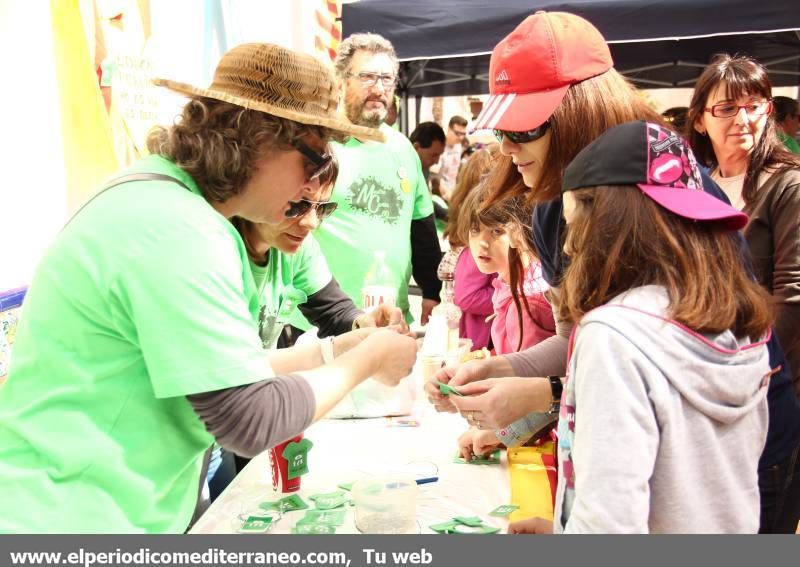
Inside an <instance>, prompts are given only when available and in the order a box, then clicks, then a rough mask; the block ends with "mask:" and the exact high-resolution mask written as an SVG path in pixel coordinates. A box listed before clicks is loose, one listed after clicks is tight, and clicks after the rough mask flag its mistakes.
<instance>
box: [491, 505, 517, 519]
mask: <svg viewBox="0 0 800 567" xmlns="http://www.w3.org/2000/svg"><path fill="white" fill-rule="evenodd" d="M514 510H519V506H517V505H515V504H502V505H501V506H498V507H497V508H495V509H494V510H492V511H491V512H489V515H490V516H495V517H497V518H507V517H508V516H510V515H511V514H512V512H514Z"/></svg>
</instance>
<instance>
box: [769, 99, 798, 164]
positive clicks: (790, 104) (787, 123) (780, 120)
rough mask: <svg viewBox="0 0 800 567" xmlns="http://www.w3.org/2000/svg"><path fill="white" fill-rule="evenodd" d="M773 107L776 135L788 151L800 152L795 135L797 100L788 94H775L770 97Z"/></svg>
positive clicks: (796, 127)
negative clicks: (776, 128)
mask: <svg viewBox="0 0 800 567" xmlns="http://www.w3.org/2000/svg"><path fill="white" fill-rule="evenodd" d="M772 105H773V107H774V108H775V110H774V113H775V114H774V116H775V123H776V124H777V125H778V137H779V138H780V139H781V142H783V145H784V146H786V149H788V150H789V151H791V152H793V153H796V154H800V144H798V143H797V140H796V139H795V135H796V134H797V130H798V129H800V112H798V107H797V101H796V100H795V99H793V98H789V97H788V96H776V97H775V98H773V99H772Z"/></svg>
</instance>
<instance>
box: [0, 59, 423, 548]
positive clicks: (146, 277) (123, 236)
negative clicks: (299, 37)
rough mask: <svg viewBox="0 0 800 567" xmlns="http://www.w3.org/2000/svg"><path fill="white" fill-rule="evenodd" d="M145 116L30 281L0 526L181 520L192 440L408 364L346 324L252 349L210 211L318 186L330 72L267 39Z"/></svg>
mask: <svg viewBox="0 0 800 567" xmlns="http://www.w3.org/2000/svg"><path fill="white" fill-rule="evenodd" d="M156 82H157V84H160V85H163V86H166V87H168V88H171V89H173V90H176V91H178V92H181V93H184V94H187V95H189V96H190V97H191V99H190V100H189V102H188V103H187V104H186V106H185V107H184V109H183V113H182V115H181V116H180V118H179V120H178V121H177V122H176V124H175V125H174V126H172V127H170V128H168V129H159V130H157V131H155V132H154V133H153V134H152V136H151V137H150V139H149V141H148V147H149V149H150V151H151V152H152V155H151V156H149V157H147V158H145V159H144V160H142V161H141V162H139V163H138V164H136V165H134V166H133V167H132V168H131V169H130V170H128V171H127V172H125V173H124V174H122V175H121V176H120V177H117V178H115V179H114V180H112V181H111V183H110V184H109V185H110V187H109V188H108V189H107V190H105V191H102V192H101V193H99V194H98V195H97V196H96V197H95V198H93V199H92V200H91V201H90V202H89V203H87V204H86V205H85V206H84V207H83V209H81V210H80V211H79V212H78V213H77V214H76V215H75V216H74V217H73V218H72V220H71V221H70V222H69V223H68V224H67V226H66V227H65V228H64V230H63V231H62V232H61V233H60V234H59V235H58V237H57V239H56V241H55V242H54V244H53V245H52V247H51V248H50V250H49V251H48V252H47V253H46V254H45V256H44V258H43V259H42V261H41V263H40V265H39V267H38V269H37V272H36V274H35V276H34V278H33V281H32V283H31V286H30V289H29V292H28V297H27V298H26V304H25V311H26V314H25V317H24V319H23V321H21V324H20V327H19V332H18V335H17V341H16V343H15V351H14V355H15V356H14V364H13V367H12V368H11V371H10V374H9V378H8V381H7V383H6V385H5V386H4V388H3V392H2V395H1V396H0V493H2V494H3V503H4V506H3V514H2V518H0V531H2V532H182V531H184V530H185V529H186V527H187V525H188V523H189V521H190V518H191V515H192V512H193V510H194V508H195V503H196V501H197V487H198V481H199V479H200V473H201V466H202V461H203V454H204V453H205V452H206V450H207V449H208V448H209V447H210V446H211V444H212V442H214V440H215V439H216V441H217V442H218V443H219V444H220V445H222V446H224V447H228V448H230V449H232V450H233V451H235V452H237V453H239V454H242V455H248V456H251V455H255V454H257V453H259V452H261V451H263V450H265V449H267V448H269V447H271V446H272V445H275V444H276V443H278V442H280V441H283V440H285V439H287V438H289V437H292V436H293V435H296V434H297V433H299V432H301V431H302V430H303V429H304V428H306V427H307V426H308V425H309V424H310V423H311V422H312V421H314V420H316V419H319V418H320V417H321V416H322V415H324V414H325V413H326V411H328V410H329V409H330V408H332V407H333V406H334V405H335V404H336V403H337V402H338V401H339V400H340V399H341V398H342V397H343V396H344V395H345V394H346V393H347V392H348V391H349V390H350V389H351V388H352V387H354V386H355V385H357V384H359V383H360V382H362V381H364V380H365V379H366V378H367V377H368V376H373V377H374V378H375V379H377V380H379V381H381V382H383V383H386V384H390V385H394V384H396V383H397V382H398V381H399V379H400V378H401V377H403V376H406V375H408V373H409V371H410V369H411V366H412V364H413V362H414V359H415V353H416V343H415V341H414V340H413V339H411V338H409V337H407V336H403V335H402V334H400V333H396V332H394V331H390V330H377V331H374V330H372V329H363V330H359V331H356V332H354V333H350V334H347V335H343V336H342V337H338V338H337V340H336V342H332V341H323V342H322V343H320V344H319V345H308V346H306V347H303V348H296V349H287V350H282V351H272V352H270V353H269V355H265V353H264V350H263V348H262V345H261V340H260V337H259V335H258V332H257V317H258V308H259V304H260V302H259V297H258V293H257V289H256V286H255V284H254V281H253V276H252V274H251V273H250V270H249V268H248V265H247V255H246V248H245V245H244V243H243V242H242V239H241V237H240V236H239V234H238V232H237V231H236V229H235V228H234V227H233V225H231V223H230V222H229V221H228V220H227V219H229V218H231V217H233V216H239V217H242V218H244V219H247V220H249V221H252V222H278V221H280V219H282V218H284V217H285V216H286V215H287V213H288V214H290V215H291V214H293V212H294V211H296V210H297V207H296V206H295V205H294V203H297V202H298V201H300V200H301V199H302V198H304V196H307V195H309V194H313V192H314V191H316V190H317V189H318V188H319V177H320V175H322V174H323V173H324V172H325V170H326V168H327V167H329V166H330V157H329V155H328V154H327V153H326V152H325V147H326V142H327V140H328V139H330V138H332V137H342V136H345V135H348V134H355V135H359V136H367V137H370V136H373V137H374V136H376V135H377V132H376V131H374V130H370V129H367V128H359V127H354V126H352V125H350V124H348V123H346V122H344V121H341V120H339V118H338V117H337V114H336V105H337V100H338V92H337V90H336V88H335V87H334V82H333V79H332V77H331V75H330V73H329V72H328V71H327V70H326V69H325V68H324V67H323V66H322V65H321V64H320V63H318V62H316V60H314V59H313V58H312V57H310V56H305V55H300V54H298V53H295V52H292V51H290V50H287V49H284V48H281V47H278V46H274V45H267V44H248V45H242V46H239V47H237V48H235V49H233V50H232V51H230V52H229V53H227V54H226V55H225V56H223V58H222V60H221V62H220V64H219V65H218V67H217V70H216V73H215V76H214V82H213V83H212V85H211V86H210V87H209V88H208V89H199V88H195V87H192V86H189V85H184V84H181V83H175V82H172V81H166V80H157V81H156Z"/></svg>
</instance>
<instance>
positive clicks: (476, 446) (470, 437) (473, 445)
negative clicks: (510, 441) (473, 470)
mask: <svg viewBox="0 0 800 567" xmlns="http://www.w3.org/2000/svg"><path fill="white" fill-rule="evenodd" d="M502 445H503V444H502V443H500V441H498V440H497V436H496V435H495V434H494V431H491V430H489V431H481V430H479V429H475V428H474V427H471V428H469V429H467V430H466V431H465V432H464V433H462V434H461V435H460V436H459V438H458V453H459V454H460V455H461V457H462V458H463V459H464V460H465V461H470V460H472V459H473V458H474V457H483V456H485V455H488V454H489V453H491V452H492V451H494V450H495V449H497V448H498V447H502Z"/></svg>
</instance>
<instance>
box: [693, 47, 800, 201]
mask: <svg viewBox="0 0 800 567" xmlns="http://www.w3.org/2000/svg"><path fill="white" fill-rule="evenodd" d="M721 84H724V85H725V92H726V96H727V98H729V99H731V100H736V99H738V98H740V97H743V96H762V97H764V98H765V99H767V100H771V99H772V83H771V82H770V80H769V75H767V70H766V69H765V68H764V67H762V66H761V64H759V63H758V62H756V61H754V60H753V59H750V58H749V57H741V56H740V57H731V56H730V55H728V54H725V53H723V54H720V55H717V56H716V57H715V58H714V59H713V60H712V61H711V63H710V64H709V65H708V67H706V68H705V70H704V71H703V73H702V74H701V75H700V78H699V79H697V83H695V86H694V94H692V102H691V104H690V105H689V116H688V117H687V120H686V132H685V134H686V138H687V140H688V141H689V145H691V147H692V150H693V151H694V155H695V156H696V157H697V160H698V161H699V162H700V163H702V164H703V165H705V166H706V167H716V166H717V165H718V164H719V162H718V160H717V156H716V154H715V153H714V147H713V146H712V144H711V137H710V136H709V135H708V134H707V133H706V134H700V132H698V131H697V130H696V129H695V124H697V122H698V121H699V120H700V117H701V116H703V114H704V113H705V109H706V104H707V103H708V97H709V96H711V94H712V93H713V92H714V91H715V90H716V89H717V88H718V87H719V85H721ZM731 120H732V119H731ZM798 166H800V158H799V157H798V156H796V155H794V154H793V153H791V152H790V151H788V150H787V149H786V147H785V146H784V145H783V143H782V142H781V140H780V138H778V132H777V125H776V124H775V120H774V119H773V117H771V116H770V117H769V118H767V123H766V126H765V127H764V131H763V132H762V133H761V138H760V139H759V140H758V141H757V142H756V144H755V146H754V147H753V150H752V151H751V152H750V156H749V157H748V160H747V172H746V173H745V176H744V183H743V184H742V197H743V198H744V201H745V203H750V202H751V201H752V200H753V199H754V198H755V196H756V193H757V192H758V177H759V175H761V172H763V171H764V169H785V168H788V167H798Z"/></svg>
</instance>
